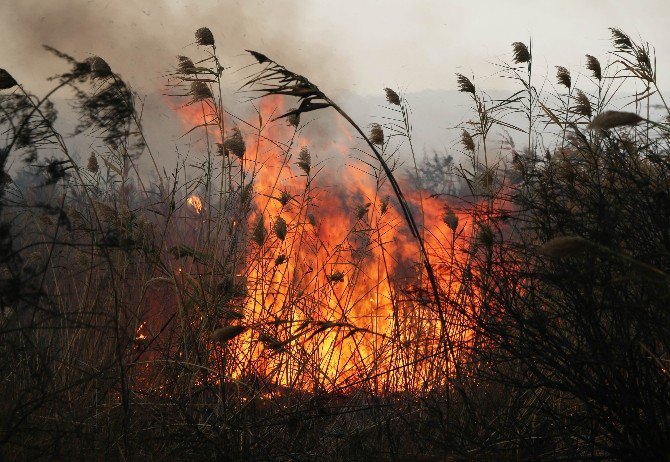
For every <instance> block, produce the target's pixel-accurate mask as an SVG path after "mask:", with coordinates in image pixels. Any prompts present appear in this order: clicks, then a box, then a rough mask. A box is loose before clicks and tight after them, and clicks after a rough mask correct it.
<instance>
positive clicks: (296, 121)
mask: <svg viewBox="0 0 670 462" xmlns="http://www.w3.org/2000/svg"><path fill="white" fill-rule="evenodd" d="M295 110H296V108H291V109H289V111H288V112H291V115H289V116H288V117H287V119H288V123H289V125H291V126H293V127H297V126H298V125H300V112H293V111H295Z"/></svg>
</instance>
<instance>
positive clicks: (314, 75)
mask: <svg viewBox="0 0 670 462" xmlns="http://www.w3.org/2000/svg"><path fill="white" fill-rule="evenodd" d="M0 5H1V6H2V13H3V14H2V15H1V16H0V43H1V44H2V46H1V47H0V67H3V68H5V69H7V70H9V71H10V73H11V74H12V75H14V76H15V78H17V80H19V81H21V82H22V83H27V84H28V85H29V86H30V87H31V88H33V89H35V90H36V91H39V90H41V89H44V88H47V86H46V84H45V83H44V77H47V76H48V75H49V74H50V73H52V72H54V71H57V70H59V69H62V67H59V66H60V63H58V61H57V60H56V59H55V58H53V57H52V56H49V55H48V54H47V53H46V52H45V51H43V50H42V49H41V45H42V44H48V45H51V46H54V47H56V48H59V49H61V50H62V51H65V52H67V53H70V54H72V55H74V56H75V57H78V58H84V57H87V56H91V55H99V56H102V57H103V58H105V59H106V60H107V61H108V62H109V63H110V64H111V66H112V68H113V69H114V70H115V71H116V72H118V73H120V74H122V75H123V76H124V78H126V79H127V80H128V81H129V82H130V83H131V84H132V85H133V86H134V87H135V88H136V89H138V90H139V91H142V92H152V91H156V90H157V89H159V88H160V85H161V81H160V77H161V76H162V75H164V74H165V72H166V71H167V70H169V68H170V67H171V66H173V65H174V62H175V60H174V57H175V56H176V55H177V54H184V53H188V52H189V50H190V48H189V46H188V45H189V44H192V43H193V32H194V31H195V30H196V29H197V28H199V27H201V26H208V27H209V28H211V30H212V31H213V33H214V35H215V37H216V40H217V44H218V46H219V51H220V52H221V54H222V55H223V56H224V59H225V60H226V61H227V62H229V63H230V64H231V66H232V67H233V69H239V66H241V65H243V64H244V63H248V62H250V61H249V58H248V57H247V56H246V55H245V54H244V49H247V48H251V49H255V50H258V51H261V52H263V53H265V54H267V55H268V56H270V57H272V58H273V59H275V60H277V61H278V62H280V63H282V64H284V65H285V66H287V67H289V68H291V69H293V70H295V71H296V72H298V73H301V74H303V75H306V76H308V77H309V78H310V79H311V80H312V81H313V82H315V83H317V84H318V85H319V86H320V87H321V88H322V89H324V90H326V91H340V90H345V91H349V92H354V93H357V94H360V95H370V94H374V93H376V92H379V91H380V90H381V89H382V88H384V87H386V86H391V87H394V88H398V89H400V90H402V91H405V92H408V93H412V92H420V91H424V90H451V89H454V88H455V79H454V73H455V72H462V73H464V74H466V75H469V76H474V77H475V81H476V82H482V84H483V85H485V86H486V87H487V88H489V89H492V90H493V89H505V88H506V87H508V86H510V85H511V83H510V82H508V81H505V80H504V79H500V78H495V77H492V74H493V73H494V71H495V67H494V65H493V64H492V63H496V62H500V61H501V60H502V61H509V59H510V56H511V47H510V44H511V43H512V42H515V41H523V42H526V43H528V42H529V40H530V39H532V44H533V52H534V56H535V63H536V66H537V67H539V70H538V72H540V73H542V72H543V71H546V73H548V74H552V73H553V69H554V66H555V65H563V66H566V67H567V68H568V69H571V71H572V72H573V75H576V74H577V73H578V72H583V65H584V54H585V53H589V54H593V55H595V56H596V57H600V59H601V61H602V62H606V61H607V57H606V52H607V50H609V49H610V47H609V31H608V30H607V28H608V27H610V26H614V27H619V28H622V29H623V30H624V31H626V32H627V33H628V34H629V35H631V36H632V37H633V38H639V37H642V38H643V39H645V40H647V41H649V42H651V43H652V44H653V45H654V46H655V47H656V49H657V54H658V56H659V58H660V59H659V64H658V66H659V72H658V75H659V83H660V85H661V87H664V88H670V28H669V27H668V26H667V18H668V17H670V1H667V0H638V1H636V2H630V1H627V2H624V1H612V0H581V1H577V0H553V1H544V0H509V1H492V0H468V1H460V0H458V1H457V0H412V1H409V0H383V1H375V0H337V1H335V0H303V1H297V0H278V1H262V0H239V1H235V0H200V1H187V0H142V1H132V2H131V1H118V0H0ZM191 48H192V47H191ZM666 56H667V57H668V59H665V57H666ZM243 76H244V75H243V74H242V73H240V72H239V71H238V72H237V73H236V74H234V75H233V83H234V79H235V78H238V82H239V81H241V79H242V78H243Z"/></svg>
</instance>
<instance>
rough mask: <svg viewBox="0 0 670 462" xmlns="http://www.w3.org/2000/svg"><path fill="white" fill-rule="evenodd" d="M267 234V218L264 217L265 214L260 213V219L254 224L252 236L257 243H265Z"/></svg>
mask: <svg viewBox="0 0 670 462" xmlns="http://www.w3.org/2000/svg"><path fill="white" fill-rule="evenodd" d="M267 235H268V233H267V231H266V229H265V220H264V219H263V215H260V216H259V217H258V220H256V224H255V225H254V230H253V232H252V234H251V238H252V239H253V240H254V242H255V243H256V244H258V245H263V243H264V242H265V238H266V237H267Z"/></svg>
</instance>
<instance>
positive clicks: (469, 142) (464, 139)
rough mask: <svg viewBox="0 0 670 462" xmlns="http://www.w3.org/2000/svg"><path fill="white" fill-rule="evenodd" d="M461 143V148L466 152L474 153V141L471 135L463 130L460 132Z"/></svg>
mask: <svg viewBox="0 0 670 462" xmlns="http://www.w3.org/2000/svg"><path fill="white" fill-rule="evenodd" d="M461 143H463V146H464V147H465V149H467V150H468V151H470V152H475V140H473V139H472V135H470V133H468V131H467V130H465V129H464V130H463V131H462V132H461Z"/></svg>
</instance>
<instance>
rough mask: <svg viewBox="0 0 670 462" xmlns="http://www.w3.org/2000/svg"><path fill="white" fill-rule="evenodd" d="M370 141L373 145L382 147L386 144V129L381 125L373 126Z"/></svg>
mask: <svg viewBox="0 0 670 462" xmlns="http://www.w3.org/2000/svg"><path fill="white" fill-rule="evenodd" d="M370 141H371V142H372V144H376V145H378V146H382V145H383V144H384V129H383V128H382V126H381V125H379V124H376V123H375V124H372V127H371V128H370Z"/></svg>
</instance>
